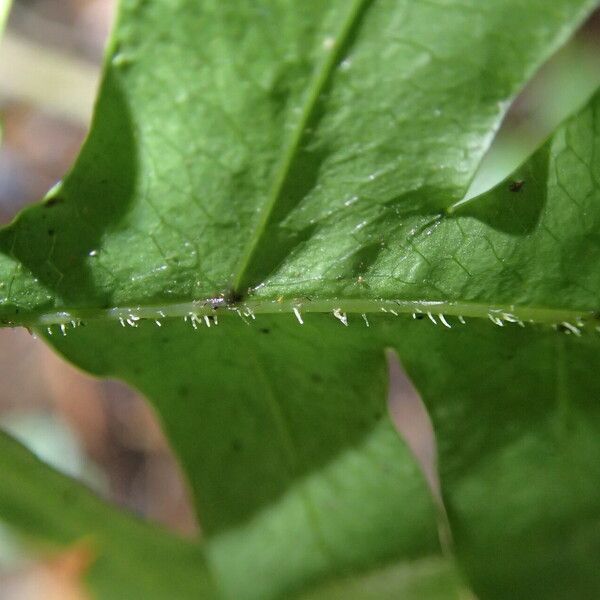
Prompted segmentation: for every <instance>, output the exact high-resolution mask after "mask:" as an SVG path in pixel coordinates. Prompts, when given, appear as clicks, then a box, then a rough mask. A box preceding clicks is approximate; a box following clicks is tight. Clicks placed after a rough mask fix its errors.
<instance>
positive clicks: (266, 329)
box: [260, 327, 271, 333]
mask: <svg viewBox="0 0 600 600" xmlns="http://www.w3.org/2000/svg"><path fill="white" fill-rule="evenodd" d="M260 332H261V333H271V330H270V329H269V328H268V327H261V328H260Z"/></svg>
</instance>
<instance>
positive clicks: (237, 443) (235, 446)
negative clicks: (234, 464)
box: [231, 439, 243, 452]
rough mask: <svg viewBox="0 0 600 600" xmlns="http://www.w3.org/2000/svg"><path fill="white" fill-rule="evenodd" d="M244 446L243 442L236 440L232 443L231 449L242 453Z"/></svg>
mask: <svg viewBox="0 0 600 600" xmlns="http://www.w3.org/2000/svg"><path fill="white" fill-rule="evenodd" d="M242 448H243V446H242V442H240V440H238V439H235V440H233V442H232V443H231V449H232V450H233V451H234V452H240V451H241V450H242Z"/></svg>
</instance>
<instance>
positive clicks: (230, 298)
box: [223, 289, 244, 305]
mask: <svg viewBox="0 0 600 600" xmlns="http://www.w3.org/2000/svg"><path fill="white" fill-rule="evenodd" d="M223 299H224V300H225V304H227V305H231V304H238V303H239V302H241V301H242V300H243V299H244V295H243V294H242V293H241V292H239V291H238V290H234V289H230V290H227V291H226V292H225V293H224V294H223Z"/></svg>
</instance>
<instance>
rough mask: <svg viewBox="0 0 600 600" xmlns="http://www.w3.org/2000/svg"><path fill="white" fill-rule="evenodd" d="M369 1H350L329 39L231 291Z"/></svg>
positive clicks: (240, 283) (251, 254) (243, 273)
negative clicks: (345, 46)
mask: <svg viewBox="0 0 600 600" xmlns="http://www.w3.org/2000/svg"><path fill="white" fill-rule="evenodd" d="M368 2H369V0H353V1H352V4H351V7H350V10H349V11H348V14H347V16H346V18H345V19H344V20H343V21H342V25H341V27H340V30H339V31H338V33H337V35H335V36H332V37H331V41H332V43H331V47H330V48H328V49H327V55H326V57H325V59H324V60H323V61H322V63H321V64H320V66H319V68H317V69H316V70H315V72H314V74H313V77H312V80H311V82H310V84H309V86H308V91H307V93H306V97H305V101H304V105H303V106H302V111H301V115H300V118H299V120H298V123H297V125H296V127H295V129H294V131H293V132H292V134H291V135H290V137H289V140H288V142H287V144H286V146H285V148H284V150H283V154H282V159H281V162H280V163H279V164H278V166H277V168H276V169H275V173H274V176H273V183H272V185H271V188H270V191H269V194H268V196H267V200H266V202H265V204H264V205H263V207H262V210H261V211H260V214H259V216H258V220H257V223H256V226H255V228H254V231H253V232H252V234H251V235H250V238H249V240H248V243H247V245H246V247H245V249H244V251H243V252H242V257H241V259H240V262H239V265H238V267H237V268H236V269H235V271H234V273H235V275H234V277H233V283H232V285H233V289H235V290H240V289H241V287H242V286H243V283H244V278H245V276H246V274H247V272H248V270H249V267H250V265H251V263H252V259H253V258H254V256H255V255H256V253H257V251H258V248H259V246H260V243H261V241H262V239H263V236H264V234H265V232H266V229H267V226H268V224H269V220H270V218H271V215H272V214H273V213H274V211H275V209H276V207H277V204H278V203H279V202H280V200H281V197H282V196H281V194H282V191H283V189H284V186H285V182H286V180H287V178H288V176H289V174H290V172H291V169H292V165H293V164H294V159H295V158H296V156H297V154H298V152H299V150H300V147H301V141H302V138H303V136H304V134H305V132H306V128H307V126H308V123H309V122H310V119H311V117H312V115H313V113H314V111H315V108H316V106H317V104H318V100H319V98H320V96H321V94H322V92H323V90H324V88H325V86H326V85H327V82H328V81H329V79H330V77H331V75H332V73H333V72H334V69H335V66H336V64H337V63H338V61H339V59H340V51H341V49H342V48H343V47H344V45H345V43H346V42H347V40H348V37H349V36H350V33H351V32H352V30H353V29H354V27H355V26H356V23H357V20H358V18H359V17H361V16H362V13H363V9H364V8H365V7H366V5H367V3H368Z"/></svg>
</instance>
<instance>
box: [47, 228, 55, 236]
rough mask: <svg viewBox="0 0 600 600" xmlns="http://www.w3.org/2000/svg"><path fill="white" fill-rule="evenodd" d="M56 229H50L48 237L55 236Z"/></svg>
mask: <svg viewBox="0 0 600 600" xmlns="http://www.w3.org/2000/svg"><path fill="white" fill-rule="evenodd" d="M54 233H55V232H54V229H48V235H49V236H50V237H52V236H53V235H54Z"/></svg>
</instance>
